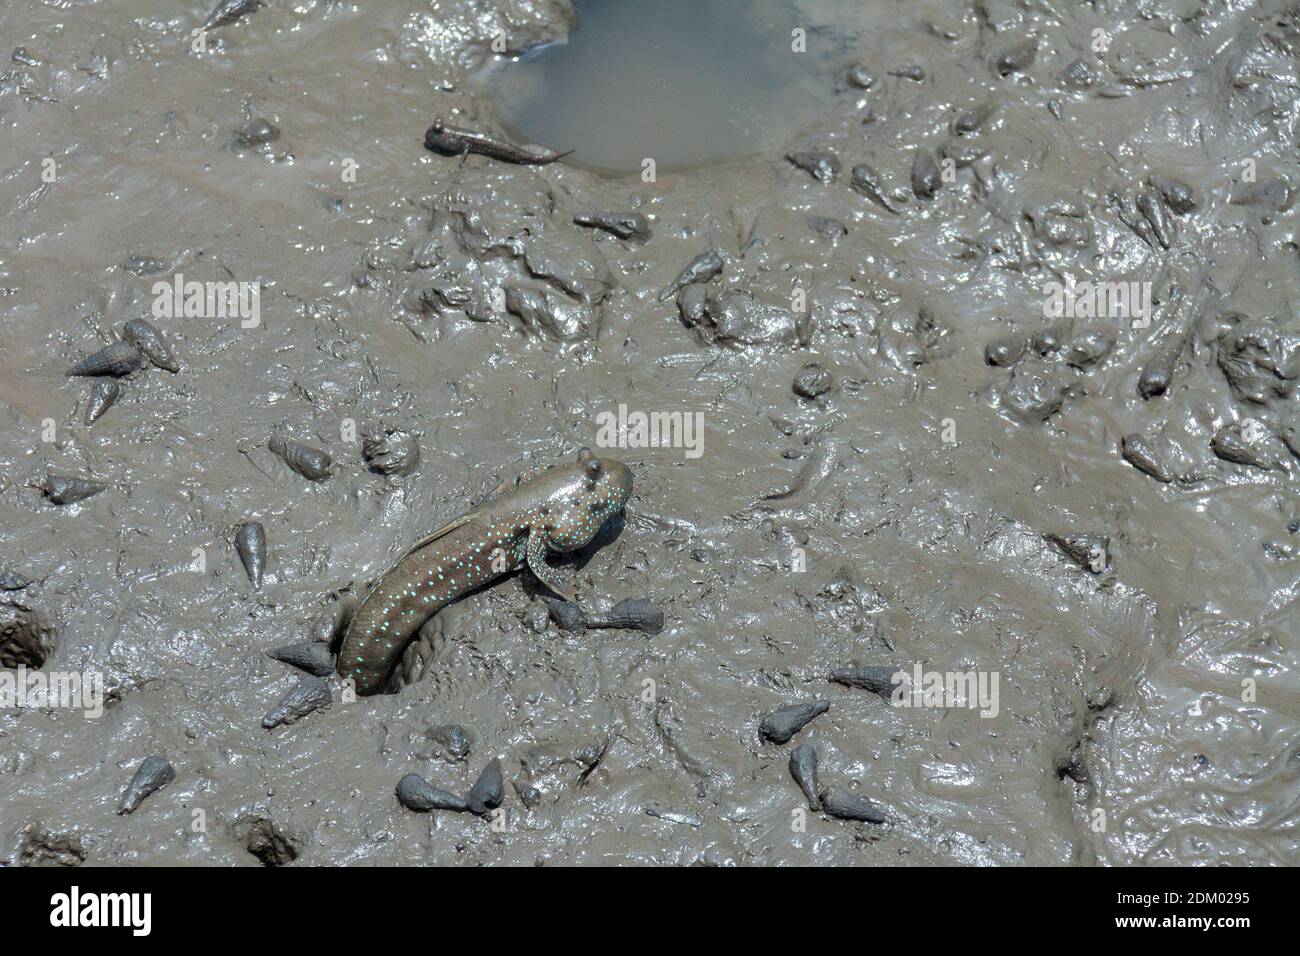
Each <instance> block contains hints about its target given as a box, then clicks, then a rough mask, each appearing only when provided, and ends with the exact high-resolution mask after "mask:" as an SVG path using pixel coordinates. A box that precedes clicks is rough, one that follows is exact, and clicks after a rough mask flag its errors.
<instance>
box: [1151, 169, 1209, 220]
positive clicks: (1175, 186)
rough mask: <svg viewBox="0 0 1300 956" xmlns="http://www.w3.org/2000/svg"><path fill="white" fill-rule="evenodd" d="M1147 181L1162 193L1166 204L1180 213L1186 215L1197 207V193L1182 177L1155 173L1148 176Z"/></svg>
mask: <svg viewBox="0 0 1300 956" xmlns="http://www.w3.org/2000/svg"><path fill="white" fill-rule="evenodd" d="M1147 183H1148V184H1149V185H1150V186H1152V187H1153V188H1155V190H1156V191H1157V192H1159V193H1160V195H1161V197H1162V198H1163V199H1164V201H1165V205H1166V206H1168V207H1169V208H1170V210H1172V211H1173V212H1175V213H1177V214H1178V215H1180V216H1185V215H1187V214H1188V213H1189V212H1192V211H1193V210H1195V209H1196V205H1197V203H1196V193H1195V192H1194V191H1193V190H1192V187H1191V186H1189V185H1188V184H1187V183H1185V182H1183V181H1182V180H1181V179H1175V178H1174V177H1172V176H1157V175H1156V174H1154V173H1153V174H1151V175H1150V176H1148V177H1147Z"/></svg>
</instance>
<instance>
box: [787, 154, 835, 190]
mask: <svg viewBox="0 0 1300 956" xmlns="http://www.w3.org/2000/svg"><path fill="white" fill-rule="evenodd" d="M785 158H786V159H787V160H788V161H789V162H791V163H793V164H794V165H795V166H798V167H799V168H800V169H802V170H803V171H804V172H806V173H807V174H808V175H809V176H811V177H812V178H813V179H815V180H817V181H818V182H819V183H830V182H833V181H834V180H835V177H836V176H838V175H839V172H840V159H839V157H838V156H836V155H835V154H834V153H832V152H831V151H830V150H828V149H815V150H796V151H794V152H790V153H786V154H785Z"/></svg>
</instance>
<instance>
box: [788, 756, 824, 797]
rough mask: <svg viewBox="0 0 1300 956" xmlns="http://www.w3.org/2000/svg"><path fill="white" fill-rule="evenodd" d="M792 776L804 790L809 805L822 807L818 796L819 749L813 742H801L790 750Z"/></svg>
mask: <svg viewBox="0 0 1300 956" xmlns="http://www.w3.org/2000/svg"><path fill="white" fill-rule="evenodd" d="M790 776H792V777H794V782H795V783H797V784H798V785H799V789H800V790H802V791H803V795H804V797H806V798H807V800H808V806H809V807H810V808H812V809H813V810H817V809H819V808H820V807H821V801H820V800H819V799H818V796H817V751H816V750H815V749H813V746H812V744H800V745H799V746H798V747H795V748H794V750H792V751H790Z"/></svg>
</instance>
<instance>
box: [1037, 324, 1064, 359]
mask: <svg viewBox="0 0 1300 956" xmlns="http://www.w3.org/2000/svg"><path fill="white" fill-rule="evenodd" d="M1073 326H1074V323H1073V322H1071V321H1069V320H1065V321H1061V322H1055V323H1053V324H1052V325H1049V326H1048V327H1047V328H1045V329H1039V330H1038V331H1037V332H1035V333H1034V341H1033V346H1034V351H1035V352H1037V353H1038V354H1039V355H1051V354H1052V353H1054V352H1060V351H1061V350H1062V349H1064V348H1065V345H1066V342H1067V341H1069V338H1070V336H1071V335H1072V334H1073V331H1074V329H1073Z"/></svg>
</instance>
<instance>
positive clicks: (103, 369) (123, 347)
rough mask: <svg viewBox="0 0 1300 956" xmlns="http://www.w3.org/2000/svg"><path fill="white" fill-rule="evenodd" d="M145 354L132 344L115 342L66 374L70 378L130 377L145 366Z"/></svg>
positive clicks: (82, 361) (84, 359)
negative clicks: (91, 376)
mask: <svg viewBox="0 0 1300 956" xmlns="http://www.w3.org/2000/svg"><path fill="white" fill-rule="evenodd" d="M144 363H145V357H144V354H143V353H142V352H141V351H140V350H139V349H138V348H136V347H135V346H134V345H132V344H131V343H130V342H114V343H113V344H112V345H106V346H104V347H103V348H102V349H100V350H99V351H98V352H96V353H94V354H93V355H87V356H86V357H85V358H83V359H82V360H81V361H80V362H78V363H77V364H75V365H73V366H72V368H70V369H68V371H67V372H66V373H65V374H66V375H67V376H68V377H69V378H72V377H75V376H79V375H112V376H114V377H119V378H120V377H121V376H123V375H130V374H131V373H132V372H134V371H135V370H136V369H138V368H139V367H140V366H142V365H144Z"/></svg>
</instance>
